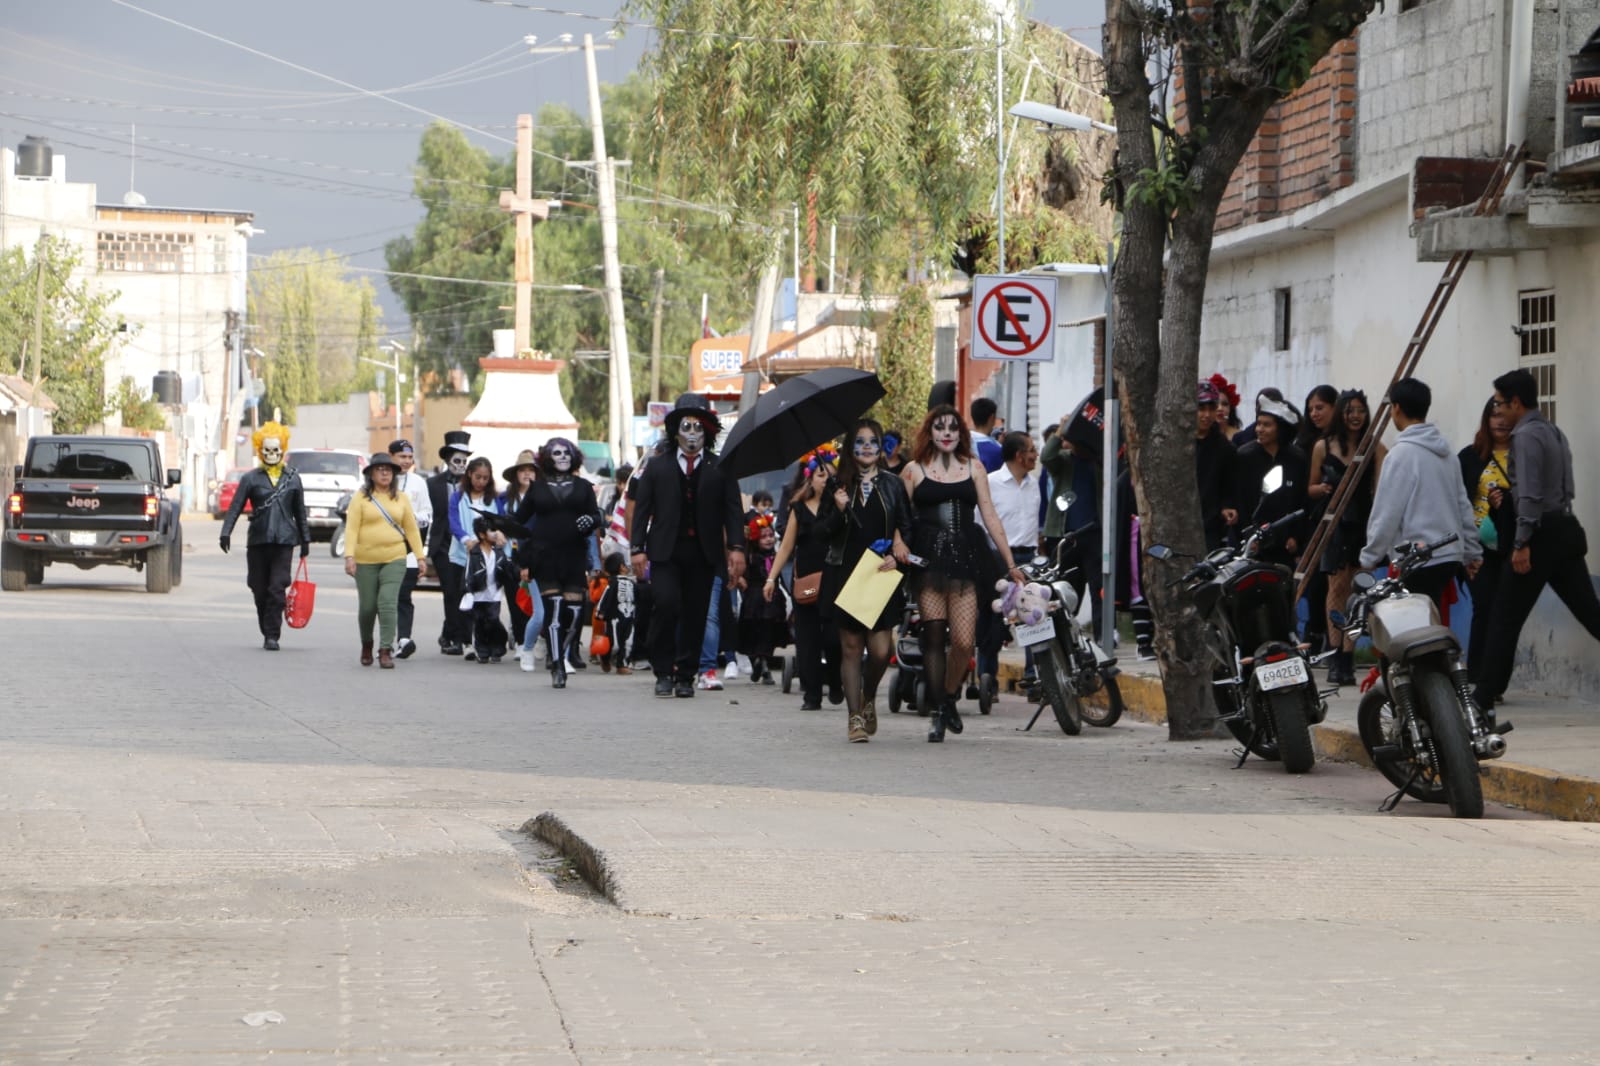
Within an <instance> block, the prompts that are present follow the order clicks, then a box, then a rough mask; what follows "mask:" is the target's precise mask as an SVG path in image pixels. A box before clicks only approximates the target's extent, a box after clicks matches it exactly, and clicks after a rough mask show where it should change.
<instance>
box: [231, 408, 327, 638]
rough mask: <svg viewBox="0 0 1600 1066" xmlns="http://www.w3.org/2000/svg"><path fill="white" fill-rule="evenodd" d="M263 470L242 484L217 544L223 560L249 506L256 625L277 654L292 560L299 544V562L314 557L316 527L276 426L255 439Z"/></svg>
mask: <svg viewBox="0 0 1600 1066" xmlns="http://www.w3.org/2000/svg"><path fill="white" fill-rule="evenodd" d="M252 441H253V443H254V444H255V450H256V454H257V455H258V456H260V458H261V465H260V466H259V467H258V468H256V469H254V470H251V471H249V472H248V473H246V474H245V475H244V476H243V477H241V478H240V479H239V489H238V491H237V492H235V493H234V497H233V504H232V505H231V506H230V507H229V508H228V514H227V517H225V518H224V519H223V520H222V536H221V537H220V538H218V544H219V546H220V547H221V548H222V552H223V554H224V555H226V554H227V552H228V549H229V547H231V545H232V538H233V524H234V523H235V522H237V521H238V520H239V515H240V513H241V512H242V511H243V510H244V505H245V504H246V503H248V504H249V505H250V532H249V534H248V536H247V538H246V540H247V544H246V548H245V564H246V566H247V568H248V569H247V573H248V575H249V576H248V577H247V579H246V580H247V582H248V584H249V586H250V591H251V592H252V593H253V594H254V595H255V601H256V624H257V626H259V627H260V629H261V646H262V647H263V648H265V649H266V650H267V651H277V650H278V639H279V638H280V637H281V636H282V635H283V601H284V592H285V590H287V589H288V587H289V566H290V556H291V555H292V553H293V551H294V546H295V545H296V544H298V545H300V558H302V559H304V558H305V557H306V556H307V555H309V554H310V552H311V527H310V525H309V524H308V523H307V521H306V500H305V492H304V490H303V489H302V488H301V486H300V475H298V474H296V473H295V472H294V470H293V469H291V468H290V467H288V466H286V465H284V456H285V453H287V451H288V450H289V431H288V430H287V429H285V428H284V427H283V426H281V425H279V424H278V423H276V422H268V423H267V424H266V425H264V426H262V427H261V428H260V429H258V430H256V431H255V433H254V435H253V438H252Z"/></svg>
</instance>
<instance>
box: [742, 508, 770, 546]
mask: <svg viewBox="0 0 1600 1066" xmlns="http://www.w3.org/2000/svg"><path fill="white" fill-rule="evenodd" d="M771 528H772V516H771V515H769V514H763V515H756V517H754V518H752V519H750V524H749V525H747V526H745V529H744V536H745V540H747V541H751V542H755V541H759V540H760V539H761V531H762V530H763V529H771Z"/></svg>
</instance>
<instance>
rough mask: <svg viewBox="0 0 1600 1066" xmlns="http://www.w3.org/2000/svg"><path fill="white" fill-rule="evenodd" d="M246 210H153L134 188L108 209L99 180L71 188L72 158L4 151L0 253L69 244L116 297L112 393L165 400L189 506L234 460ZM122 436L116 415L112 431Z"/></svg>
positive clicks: (39, 148) (0, 158)
mask: <svg viewBox="0 0 1600 1066" xmlns="http://www.w3.org/2000/svg"><path fill="white" fill-rule="evenodd" d="M253 218H254V216H253V215H252V214H251V213H250V212H247V211H220V210H204V209H194V208H178V207H151V206H148V205H146V204H145V203H144V198H143V197H141V196H139V195H138V194H137V193H131V192H130V193H129V194H128V195H127V196H126V197H125V198H124V202H123V203H120V204H106V203H100V202H98V200H97V195H96V188H95V185H94V184H93V183H85V182H76V183H74V182H68V181H67V179H66V158H65V157H64V156H62V155H59V154H56V153H54V152H52V151H51V150H50V149H49V148H48V146H47V145H44V144H43V142H40V141H37V140H35V139H33V138H29V139H27V140H26V141H24V142H23V145H22V146H21V147H20V148H19V149H18V150H16V151H13V150H12V149H9V148H6V149H3V150H0V249H4V248H14V247H19V246H20V247H24V248H29V249H31V248H32V247H33V246H34V245H35V243H36V242H37V241H38V239H39V236H40V234H41V233H48V234H49V235H50V236H51V237H53V238H56V239H60V240H67V241H70V242H71V243H72V244H73V245H74V246H75V247H76V249H77V251H78V257H79V261H80V270H81V272H82V277H83V278H84V279H85V280H87V281H88V282H89V284H90V285H91V287H93V288H94V289H96V290H98V291H101V292H115V293H116V294H117V296H116V300H115V302H114V304H113V308H114V311H115V313H116V314H117V315H118V316H119V317H120V318H121V319H122V321H123V322H124V323H125V324H126V326H127V329H126V331H125V332H124V333H123V335H122V338H121V342H120V343H119V344H118V345H117V346H116V347H115V349H114V350H113V351H112V353H111V354H110V355H109V356H108V357H107V360H106V370H105V380H106V387H107V388H108V389H113V388H115V387H116V386H117V384H118V382H120V381H121V379H122V378H123V377H124V376H126V377H131V378H132V379H133V380H134V381H135V383H136V384H137V385H138V386H139V388H140V389H142V390H144V391H145V392H146V393H152V392H153V393H155V395H156V399H157V400H159V401H161V402H163V403H164V404H165V405H166V406H165V410H166V412H167V418H168V428H169V429H170V430H172V432H173V434H174V435H175V436H176V437H177V439H178V440H179V450H180V452H181V454H180V455H176V456H170V457H167V460H166V461H168V462H169V463H170V465H174V466H181V467H182V468H183V471H184V481H183V492H184V500H185V503H186V505H187V506H204V504H205V484H206V482H207V480H208V479H209V478H211V477H213V476H215V475H216V472H217V471H218V470H219V469H220V470H222V471H226V469H227V468H228V467H229V466H231V465H232V463H231V460H230V458H229V457H230V456H231V455H232V454H233V447H232V444H233V442H232V439H231V438H232V433H231V432H228V427H233V426H237V425H238V423H239V417H240V415H241V413H242V411H243V400H244V390H243V379H244V377H245V370H244V366H243V362H242V359H241V355H240V338H241V336H242V332H241V327H242V326H243V323H244V315H245V307H246V299H245V295H246V263H247V259H246V245H247V242H248V238H249V236H250V234H251V232H252V229H251V225H250V223H251V221H252V220H253ZM106 428H107V429H108V430H112V431H114V430H115V429H117V428H118V427H117V425H116V420H115V416H113V418H112V421H111V423H110V424H109V425H108V426H107V427H106Z"/></svg>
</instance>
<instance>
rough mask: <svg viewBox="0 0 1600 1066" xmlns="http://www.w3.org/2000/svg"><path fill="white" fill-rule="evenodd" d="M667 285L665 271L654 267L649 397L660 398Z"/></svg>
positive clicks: (655, 399)
mask: <svg viewBox="0 0 1600 1066" xmlns="http://www.w3.org/2000/svg"><path fill="white" fill-rule="evenodd" d="M666 287H667V272H666V270H665V269H663V268H662V267H656V299H655V304H656V306H655V313H654V316H653V318H652V319H651V322H650V399H651V400H652V401H656V402H658V401H660V399H661V297H662V294H663V293H664V292H665V291H666Z"/></svg>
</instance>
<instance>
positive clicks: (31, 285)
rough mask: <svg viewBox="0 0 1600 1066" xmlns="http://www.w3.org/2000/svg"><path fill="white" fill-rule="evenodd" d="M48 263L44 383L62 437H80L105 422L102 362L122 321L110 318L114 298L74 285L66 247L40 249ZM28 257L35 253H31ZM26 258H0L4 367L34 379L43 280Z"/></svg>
mask: <svg viewBox="0 0 1600 1066" xmlns="http://www.w3.org/2000/svg"><path fill="white" fill-rule="evenodd" d="M39 248H40V250H41V254H42V259H43V263H44V300H43V305H42V306H43V326H42V333H43V344H42V345H41V348H42V352H43V357H42V359H41V360H40V361H39V367H40V370H41V372H42V376H41V378H40V383H41V384H42V385H43V387H44V390H45V393H46V394H47V395H48V396H49V397H50V398H51V399H52V400H54V401H55V402H56V405H57V407H58V408H59V410H57V412H56V415H55V419H54V423H55V429H56V432H58V433H83V432H86V431H88V430H89V429H91V428H93V427H94V425H95V424H96V423H98V422H100V421H101V420H102V419H103V418H105V416H106V414H107V412H108V410H109V408H108V407H107V404H106V395H105V358H106V354H107V352H109V351H110V349H111V345H112V342H113V341H114V340H115V339H116V336H117V332H118V329H119V328H120V322H119V321H118V320H117V318H116V316H115V315H114V314H113V313H112V311H111V305H112V303H113V302H114V301H115V300H116V298H117V294H116V293H115V292H105V293H99V294H96V293H94V292H93V291H92V290H91V289H90V287H89V285H88V283H87V282H77V283H74V282H73V280H72V275H73V272H74V271H75V270H76V269H77V268H78V264H79V259H78V255H77V253H76V251H75V250H74V249H73V247H72V245H71V244H69V243H68V242H66V241H62V240H58V239H55V238H50V237H46V238H45V239H44V240H43V242H41V244H40V245H39ZM30 250H31V249H30ZM27 251H29V250H24V249H21V248H12V249H10V250H8V251H6V252H5V253H4V254H3V255H0V368H3V369H4V370H6V371H9V372H13V373H17V374H21V375H22V376H24V377H26V378H28V379H29V380H32V378H33V368H34V359H33V356H32V354H27V357H26V358H27V362H26V364H25V365H24V364H23V358H24V355H25V353H31V352H32V346H33V334H34V316H35V309H36V307H38V306H39V304H38V300H37V296H38V273H37V272H36V270H37V265H36V262H35V261H32V260H30V259H29V257H28V254H27Z"/></svg>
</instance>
